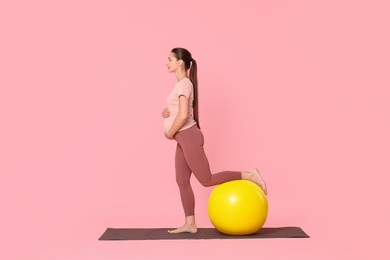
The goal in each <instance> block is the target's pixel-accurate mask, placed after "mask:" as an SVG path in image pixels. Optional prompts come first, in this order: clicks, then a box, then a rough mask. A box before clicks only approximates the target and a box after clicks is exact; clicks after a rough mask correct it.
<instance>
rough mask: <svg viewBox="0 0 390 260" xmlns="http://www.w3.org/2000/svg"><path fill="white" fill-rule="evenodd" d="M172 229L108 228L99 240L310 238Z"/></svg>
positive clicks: (296, 232)
mask: <svg viewBox="0 0 390 260" xmlns="http://www.w3.org/2000/svg"><path fill="white" fill-rule="evenodd" d="M168 230H172V228H107V230H106V231H105V232H104V233H103V235H102V236H101V237H100V238H99V240H158V239H243V238H308V237H309V236H308V235H307V234H306V233H305V232H304V231H303V230H302V229H301V228H300V227H273V228H271V227H263V228H261V229H260V230H259V231H258V232H257V233H254V234H252V235H245V236H231V235H225V234H222V233H220V232H219V231H217V230H216V229H215V228H198V233H195V234H190V233H181V234H170V233H168Z"/></svg>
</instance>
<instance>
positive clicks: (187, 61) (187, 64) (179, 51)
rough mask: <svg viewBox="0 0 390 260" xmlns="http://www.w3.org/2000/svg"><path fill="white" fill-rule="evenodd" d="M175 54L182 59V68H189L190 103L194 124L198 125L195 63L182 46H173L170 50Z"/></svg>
mask: <svg viewBox="0 0 390 260" xmlns="http://www.w3.org/2000/svg"><path fill="white" fill-rule="evenodd" d="M171 52H172V53H173V54H175V57H176V59H178V60H182V61H183V62H184V68H185V70H186V71H188V70H190V80H191V82H192V85H194V102H193V104H192V106H193V109H194V119H195V121H196V124H197V125H198V127H199V128H200V125H199V106H198V100H199V97H198V75H197V69H198V68H197V65H196V61H195V60H194V59H193V58H192V56H191V53H190V52H189V51H188V50H186V49H184V48H174V49H172V51H171Z"/></svg>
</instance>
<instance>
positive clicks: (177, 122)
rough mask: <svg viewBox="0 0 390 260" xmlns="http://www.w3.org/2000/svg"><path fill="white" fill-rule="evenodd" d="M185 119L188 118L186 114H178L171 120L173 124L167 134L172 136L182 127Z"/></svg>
mask: <svg viewBox="0 0 390 260" xmlns="http://www.w3.org/2000/svg"><path fill="white" fill-rule="evenodd" d="M187 119H188V117H187V116H186V117H184V116H182V115H180V114H178V115H177V116H176V118H175V121H173V124H172V126H171V128H170V129H169V131H168V133H167V134H168V135H170V136H172V137H173V136H174V135H175V134H176V133H177V131H179V130H180V128H182V127H183V126H184V125H185V124H186V122H187Z"/></svg>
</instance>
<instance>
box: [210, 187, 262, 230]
mask: <svg viewBox="0 0 390 260" xmlns="http://www.w3.org/2000/svg"><path fill="white" fill-rule="evenodd" d="M208 214H209V218H210V221H211V223H212V224H213V225H214V227H215V228H216V229H217V230H218V231H220V232H221V233H224V234H227V235H249V234H253V233H256V232H257V231H259V230H260V229H261V227H262V226H263V225H264V223H265V220H266V219H267V214H268V201H267V197H266V196H265V194H264V192H263V190H262V189H261V188H260V187H259V186H258V185H257V184H255V183H253V182H251V181H248V180H236V181H229V182H225V183H223V184H220V185H218V186H217V187H216V188H215V189H214V190H213V191H212V192H211V194H210V198H209V202H208Z"/></svg>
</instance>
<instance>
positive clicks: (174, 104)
mask: <svg viewBox="0 0 390 260" xmlns="http://www.w3.org/2000/svg"><path fill="white" fill-rule="evenodd" d="M182 95H183V96H185V97H187V98H188V100H189V102H188V118H187V122H186V124H185V125H184V126H183V127H182V128H180V130H179V132H180V131H183V130H185V129H188V128H190V127H191V126H193V125H195V124H196V121H195V120H194V116H193V101H194V86H193V84H192V82H191V80H190V79H189V78H184V79H181V80H179V81H178V82H177V83H176V84H175V86H174V87H173V89H172V91H171V93H170V94H169V95H168V97H167V105H168V110H169V113H170V115H169V117H167V118H165V119H164V131H165V132H168V131H169V129H170V128H171V127H172V124H173V122H174V121H175V118H176V116H177V114H178V113H179V97H180V96H182Z"/></svg>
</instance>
